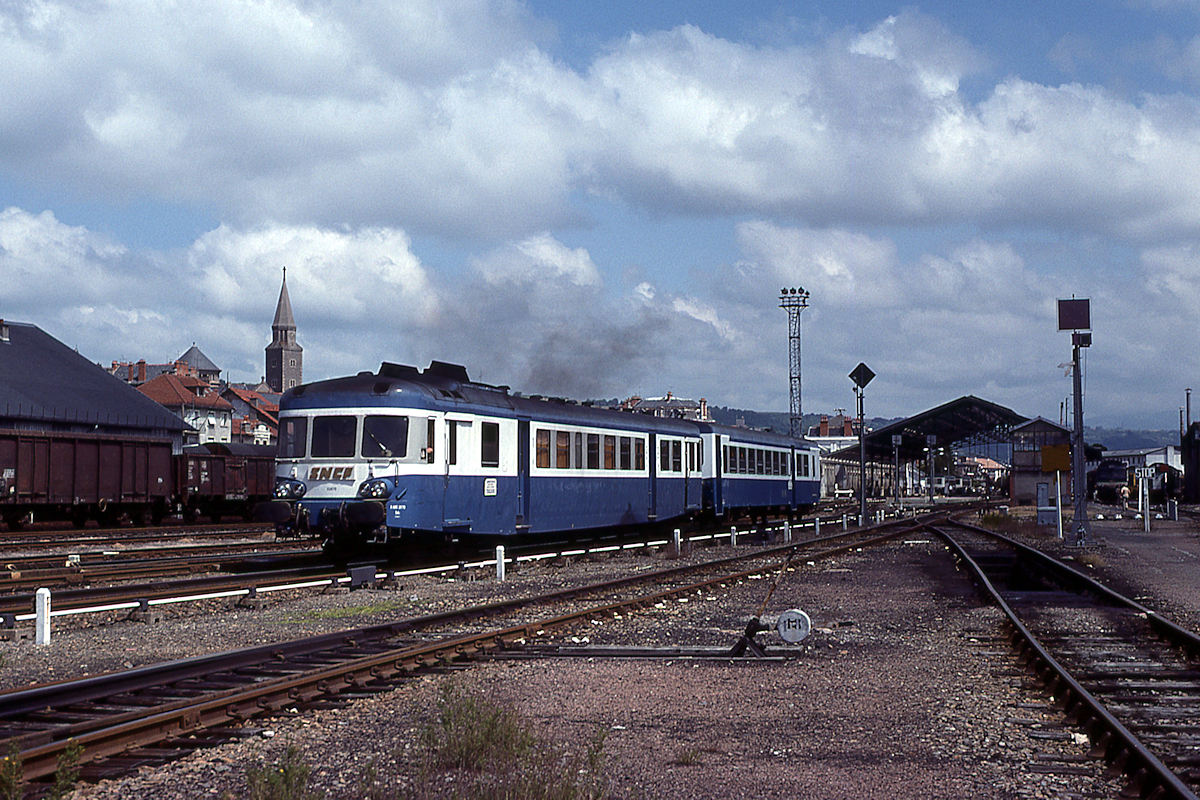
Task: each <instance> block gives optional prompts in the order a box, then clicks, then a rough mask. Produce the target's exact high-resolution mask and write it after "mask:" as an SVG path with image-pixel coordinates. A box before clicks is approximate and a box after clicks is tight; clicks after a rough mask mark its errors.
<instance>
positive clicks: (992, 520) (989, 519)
mask: <svg viewBox="0 0 1200 800" xmlns="http://www.w3.org/2000/svg"><path fill="white" fill-rule="evenodd" d="M979 524H980V526H982V527H984V528H991V529H992V530H994V531H1000V532H1002V533H1005V532H1006V533H1014V532H1016V531H1018V530H1020V528H1021V521H1020V520H1018V519H1017V518H1016V517H1013V516H1009V515H1008V514H995V513H990V512H989V513H987V514H984V515H983V516H981V517H980V518H979Z"/></svg>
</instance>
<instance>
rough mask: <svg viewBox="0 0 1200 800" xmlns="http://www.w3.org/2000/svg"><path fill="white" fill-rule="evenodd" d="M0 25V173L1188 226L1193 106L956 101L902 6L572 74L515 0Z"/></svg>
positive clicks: (511, 222)
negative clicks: (805, 37) (802, 39)
mask: <svg viewBox="0 0 1200 800" xmlns="http://www.w3.org/2000/svg"><path fill="white" fill-rule="evenodd" d="M0 20H3V21H4V22H3V23H2V24H0V59H3V61H4V63H5V64H6V66H7V67H8V68H7V69H6V71H5V73H4V75H3V76H0V93H3V95H4V97H5V98H6V102H5V104H4V105H3V107H0V144H2V145H3V147H0V153H3V155H2V156H0V168H3V169H4V170H5V171H6V172H8V173H9V174H11V175H21V176H24V177H25V178H26V179H27V180H30V181H33V182H42V183H44V185H46V186H53V187H56V188H57V187H69V189H70V190H71V191H73V192H75V193H76V194H77V195H81V196H90V195H95V194H97V193H100V194H103V195H106V196H119V197H138V198H142V197H149V198H154V199H156V200H158V201H161V202H166V203H172V204H178V203H183V204H196V205H198V206H201V207H204V208H209V209H213V210H214V211H215V214H216V216H217V218H218V219H221V220H225V221H228V222H229V223H230V224H235V225H238V226H239V227H241V228H251V227H253V226H255V225H259V224H262V221H263V220H265V219H274V220H280V221H283V222H284V223H286V224H296V225H303V224H317V225H321V226H325V227H331V226H337V225H343V224H346V225H350V226H352V227H361V226H376V225H377V226H385V227H402V228H404V229H406V230H421V231H435V232H439V233H448V234H452V235H456V236H462V235H485V236H488V237H492V238H493V240H496V239H499V240H507V239H511V238H519V237H521V236H528V235H533V234H535V233H537V232H539V231H545V230H549V229H553V228H555V227H558V226H561V225H564V224H569V223H571V222H573V221H576V220H577V219H578V217H579V215H580V213H581V212H580V211H579V210H578V209H577V208H575V207H574V206H573V205H572V203H571V198H572V196H573V195H574V194H575V193H577V192H579V191H581V190H582V191H586V192H588V193H589V194H590V195H591V196H593V197H601V196H606V197H623V198H624V199H626V200H628V201H632V202H634V203H637V204H643V205H646V206H650V207H653V208H655V209H657V210H664V209H666V210H672V209H673V210H684V211H693V212H694V211H699V212H703V213H735V214H747V213H749V214H759V215H774V216H779V217H782V218H789V219H802V220H804V221H805V223H806V224H811V225H818V226H819V225H827V224H832V223H836V224H875V223H879V222H893V223H907V222H928V223H935V224H943V223H946V222H953V221H962V222H973V223H975V224H978V225H980V226H985V227H986V226H991V225H996V224H1006V223H1017V224H1022V225H1031V226H1040V225H1047V224H1065V225H1069V226H1073V227H1075V228H1077V229H1081V230H1093V231H1099V232H1103V233H1105V234H1107V233H1108V232H1110V231H1111V230H1113V229H1114V228H1115V229H1117V230H1118V231H1120V232H1121V233H1123V234H1124V235H1126V236H1134V237H1150V236H1154V235H1156V234H1157V233H1159V232H1162V231H1168V232H1180V231H1183V232H1191V233H1195V232H1196V231H1197V230H1198V229H1200V201H1197V200H1196V199H1195V197H1194V194H1195V193H1194V192H1192V191H1191V186H1192V185H1193V184H1194V183H1195V182H1196V180H1197V179H1198V178H1200V123H1197V121H1196V120H1197V114H1196V103H1195V102H1194V101H1193V100H1192V99H1189V98H1186V97H1167V96H1163V97H1156V96H1152V95H1147V96H1143V97H1142V98H1140V99H1139V100H1137V101H1136V102H1130V101H1127V100H1123V99H1120V98H1119V97H1118V96H1115V95H1113V94H1110V93H1109V92H1107V91H1105V90H1104V89H1102V88H1098V87H1094V86H1088V85H1065V86H1059V87H1052V86H1043V85H1039V84H1034V83H1030V82H1027V81H1022V80H1021V79H1019V78H1008V79H1006V80H1004V81H1003V82H1001V83H999V84H997V85H996V86H995V87H994V89H993V90H992V91H991V92H990V93H985V94H984V95H983V100H982V101H981V102H978V103H975V102H972V101H969V100H968V99H967V98H966V97H964V96H963V94H962V92H961V90H960V88H959V87H960V85H961V83H962V80H963V79H964V77H967V76H969V75H972V74H973V72H974V70H976V69H977V68H978V64H979V61H980V59H979V57H978V56H977V55H976V54H975V53H974V52H973V51H972V49H971V46H970V44H968V43H966V42H964V41H962V40H961V39H960V38H958V37H956V36H954V35H953V34H952V33H950V32H949V31H948V30H947V29H946V27H945V26H943V25H942V24H941V23H940V22H939V21H938V20H936V19H934V18H932V17H930V16H925V15H921V14H919V13H916V12H912V11H905V12H902V13H899V14H896V15H894V16H891V17H888V18H886V19H884V20H882V21H881V22H879V23H877V24H876V25H874V26H872V27H870V28H868V29H865V30H862V31H846V32H840V33H835V34H833V35H830V36H827V37H826V38H825V40H823V41H819V42H816V43H812V44H805V45H791V46H787V45H781V46H758V45H751V44H747V43H743V42H735V41H731V40H728V39H722V38H719V37H717V36H714V35H712V34H709V33H706V32H704V31H702V30H700V29H699V28H696V27H694V26H688V25H684V26H681V27H678V28H676V29H673V30H670V31H662V32H651V33H646V34H643V33H635V34H631V35H630V36H628V37H627V38H626V39H624V40H622V41H620V42H616V43H614V44H613V45H612V46H611V47H610V48H609V49H608V50H607V51H605V52H603V53H602V54H600V55H599V56H597V57H596V58H595V60H594V61H593V63H592V64H591V65H590V67H589V68H588V69H587V70H586V71H584V72H582V73H580V72H576V71H574V70H572V69H570V68H568V67H567V66H565V65H563V64H561V63H558V62H556V61H555V60H554V59H552V58H551V57H550V56H548V55H547V53H546V52H545V51H544V50H542V49H541V48H540V47H539V43H540V41H541V40H542V39H544V38H545V37H546V31H545V29H544V28H545V26H544V25H543V24H542V23H540V22H539V21H538V20H536V19H534V18H533V17H532V15H531V14H530V13H529V11H528V10H527V9H526V8H525V7H524V6H522V5H520V4H518V3H514V2H484V0H478V1H477V2H471V3H465V4H451V5H447V4H444V3H436V2H424V3H405V4H403V5H402V6H397V7H395V8H388V9H383V10H382V11H381V10H379V9H373V8H372V9H367V8H359V7H355V6H345V5H338V4H320V3H318V4H303V5H298V4H292V3H289V2H285V1H284V0H274V1H273V2H269V3H260V4H245V3H241V2H236V0H223V2H222V3H220V4H219V6H213V5H212V4H211V3H204V4H201V3H182V4H171V5H168V6H145V5H143V4H138V5H126V4H120V3H116V4H103V5H82V6H76V5H69V4H65V3H54V2H48V3H40V4H36V5H32V6H25V5H22V6H17V7H13V6H10V7H8V8H6V9H5V11H3V12H0ZM1188 48H1189V52H1190V49H1195V48H1194V46H1193V45H1189V46H1188ZM1177 60H1178V61H1179V63H1181V64H1183V63H1186V62H1187V59H1185V58H1183V56H1182V54H1181V55H1180V58H1179V59H1177ZM1179 69H1181V70H1182V69H1184V67H1182V66H1181V67H1179Z"/></svg>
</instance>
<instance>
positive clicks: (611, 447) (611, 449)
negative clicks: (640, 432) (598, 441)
mask: <svg viewBox="0 0 1200 800" xmlns="http://www.w3.org/2000/svg"><path fill="white" fill-rule="evenodd" d="M604 468H605V469H616V468H617V437H615V436H605V437H604Z"/></svg>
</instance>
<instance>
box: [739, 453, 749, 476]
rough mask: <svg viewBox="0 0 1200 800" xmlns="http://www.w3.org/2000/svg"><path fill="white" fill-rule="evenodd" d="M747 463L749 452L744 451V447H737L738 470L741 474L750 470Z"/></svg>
mask: <svg viewBox="0 0 1200 800" xmlns="http://www.w3.org/2000/svg"><path fill="white" fill-rule="evenodd" d="M749 464H750V459H749V454H748V453H747V452H746V448H744V447H739V448H738V472H740V473H742V474H743V475H744V474H746V473H747V472H749V471H750V469H749Z"/></svg>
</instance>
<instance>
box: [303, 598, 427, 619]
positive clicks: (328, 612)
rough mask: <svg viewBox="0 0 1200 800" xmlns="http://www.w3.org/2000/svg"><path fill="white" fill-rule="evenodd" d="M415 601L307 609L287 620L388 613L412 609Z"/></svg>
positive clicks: (387, 601)
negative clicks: (318, 609) (317, 609)
mask: <svg viewBox="0 0 1200 800" xmlns="http://www.w3.org/2000/svg"><path fill="white" fill-rule="evenodd" d="M413 607H414V604H413V603H410V602H409V601H407V600H383V601H381V602H378V603H368V604H366V605H361V606H344V607H342V608H326V609H322V610H321V611H306V612H304V613H303V614H299V615H297V616H293V617H288V618H287V619H286V620H284V621H285V622H312V621H313V620H322V619H348V618H351V617H366V616H369V615H371V614H386V613H388V612H389V611H397V610H399V609H411V608H413Z"/></svg>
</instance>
